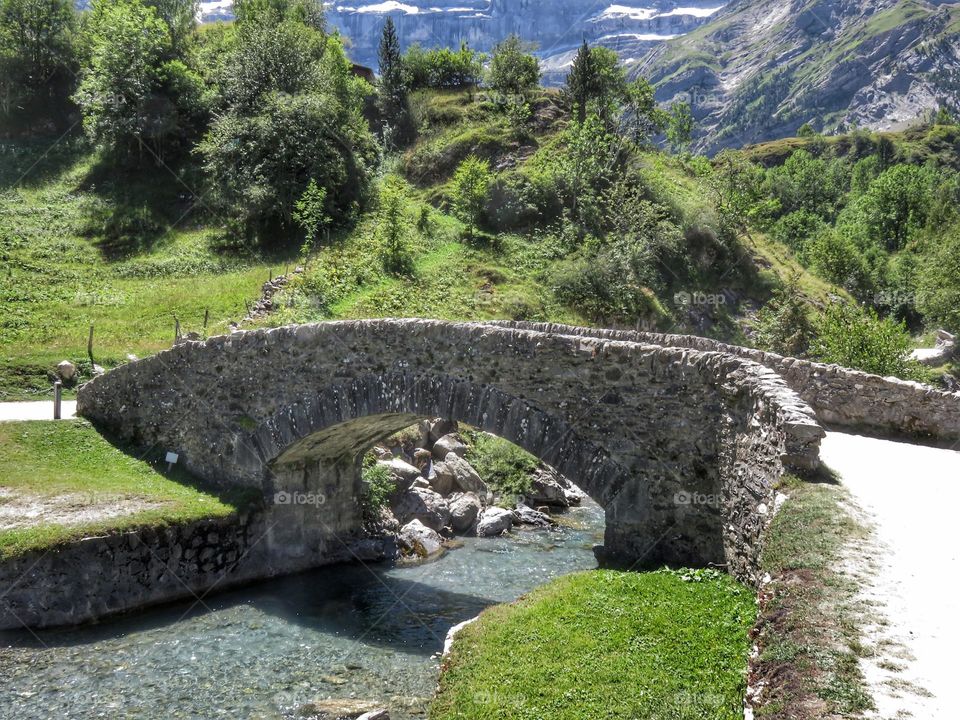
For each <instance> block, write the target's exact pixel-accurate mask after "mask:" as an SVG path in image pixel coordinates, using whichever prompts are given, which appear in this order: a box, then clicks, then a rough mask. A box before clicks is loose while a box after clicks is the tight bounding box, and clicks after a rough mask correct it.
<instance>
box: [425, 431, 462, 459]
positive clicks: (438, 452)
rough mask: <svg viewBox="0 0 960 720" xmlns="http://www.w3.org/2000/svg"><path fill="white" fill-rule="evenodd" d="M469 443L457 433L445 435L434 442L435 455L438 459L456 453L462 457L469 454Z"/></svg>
mask: <svg viewBox="0 0 960 720" xmlns="http://www.w3.org/2000/svg"><path fill="white" fill-rule="evenodd" d="M467 450H468V447H467V444H466V443H465V442H463V440H461V439H460V438H459V437H458V436H457V435H452V434H451V435H444V436H443V437H442V438H440V439H439V440H437V441H436V442H435V443H434V444H433V456H434V457H435V458H436V459H437V460H446V459H447V455H449V454H450V453H456V454H457V455H459V456H460V457H463V456H464V455H466V454H467Z"/></svg>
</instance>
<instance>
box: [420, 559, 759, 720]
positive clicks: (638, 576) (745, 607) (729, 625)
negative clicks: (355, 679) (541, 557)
mask: <svg viewBox="0 0 960 720" xmlns="http://www.w3.org/2000/svg"><path fill="white" fill-rule="evenodd" d="M755 611H756V608H755V603H754V598H753V593H752V592H750V591H749V590H747V589H746V588H744V587H742V586H740V585H738V584H737V583H736V582H735V581H733V580H732V579H731V578H729V577H727V576H723V575H721V574H719V573H717V572H715V571H714V572H711V571H697V572H692V571H685V572H683V571H681V572H668V571H661V572H654V573H622V572H616V571H608V570H597V571H592V572H587V573H579V574H575V575H569V576H566V577H563V578H560V579H558V580H555V581H554V582H552V583H550V584H548V585H546V586H544V587H541V588H538V589H537V590H535V591H533V592H532V593H531V594H530V595H528V596H526V597H524V598H522V599H521V600H519V601H517V602H516V603H513V604H510V605H501V606H497V607H494V608H491V609H490V610H487V611H486V612H484V613H483V615H482V616H481V618H480V620H479V621H478V622H477V623H474V624H473V625H470V626H468V627H467V628H465V629H464V630H463V631H462V634H460V635H458V636H457V640H456V642H455V643H454V647H453V652H452V654H451V655H450V657H449V658H448V659H447V661H446V662H445V663H444V667H443V671H442V674H441V678H440V690H439V693H438V695H437V697H436V699H435V701H434V703H433V705H432V706H431V709H430V718H431V720H459V719H462V720H467V719H469V720H493V719H494V718H497V719H500V718H503V719H507V718H509V719H510V720H534V719H539V718H551V719H556V720H582V719H583V718H591V720H601V719H602V718H633V719H634V720H641V719H646V718H650V719H651V720H652V719H653V718H657V719H659V718H676V719H681V718H705V717H709V718H713V719H714V720H733V719H734V718H742V717H743V693H744V690H745V685H746V678H745V669H746V665H747V655H748V652H749V649H750V641H749V639H748V630H749V628H750V626H751V625H752V623H753V620H754V617H755Z"/></svg>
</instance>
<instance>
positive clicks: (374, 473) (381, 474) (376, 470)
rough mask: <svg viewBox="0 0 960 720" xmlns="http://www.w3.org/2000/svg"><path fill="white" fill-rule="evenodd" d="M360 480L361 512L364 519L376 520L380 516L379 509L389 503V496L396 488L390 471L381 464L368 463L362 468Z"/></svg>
mask: <svg viewBox="0 0 960 720" xmlns="http://www.w3.org/2000/svg"><path fill="white" fill-rule="evenodd" d="M361 482H362V483H363V490H362V494H361V496H360V508H361V512H362V513H363V516H364V518H365V519H366V520H368V521H371V520H376V519H377V518H378V517H379V516H380V510H381V509H383V508H385V507H386V506H387V505H388V504H389V503H390V496H391V495H392V494H393V492H394V490H396V487H395V486H394V484H393V480H392V479H391V478H390V471H389V470H388V469H387V468H385V467H384V466H383V465H377V464H376V463H372V464H368V465H366V466H365V467H364V468H363V475H362V480H361Z"/></svg>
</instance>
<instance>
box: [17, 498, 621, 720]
mask: <svg viewBox="0 0 960 720" xmlns="http://www.w3.org/2000/svg"><path fill="white" fill-rule="evenodd" d="M565 522H569V525H570V527H561V528H558V529H554V530H536V531H520V532H517V533H515V534H514V535H513V536H512V537H510V538H496V539H478V538H466V539H465V540H464V546H463V547H461V548H458V549H456V550H452V551H450V552H448V553H447V555H446V556H445V557H443V558H441V559H440V560H439V561H437V562H434V563H431V564H428V565H422V566H419V567H412V568H401V567H392V566H390V565H372V566H362V565H356V566H352V565H350V566H336V567H330V568H322V569H319V570H315V571H311V572H308V573H303V574H301V575H296V576H293V577H289V578H283V579H279V580H273V581H270V582H265V583H261V584H258V585H254V586H251V587H245V588H242V589H237V590H233V591H228V592H224V593H221V594H218V595H214V596H211V597H207V598H204V600H203V602H202V603H190V602H187V603H181V604H176V605H170V606H165V607H163V608H159V609H154V610H148V611H144V612H140V613H135V614H131V615H128V616H124V617H121V618H118V619H114V620H108V621H105V622H103V623H101V624H99V625H93V626H87V627H82V628H74V629H68V630H57V631H40V632H38V633H37V634H36V635H33V634H30V633H28V632H26V631H21V632H18V633H0V677H2V679H3V680H2V684H0V718H11V719H12V718H16V719H17V720H28V719H31V718H45V719H46V718H56V719H57V720H63V719H66V718H84V719H85V720H86V719H87V718H111V719H113V718H159V717H163V718H198V719H200V718H202V719H203V720H208V719H210V718H264V719H266V718H289V717H293V716H294V714H295V712H296V709H297V708H298V707H300V706H301V705H302V704H304V703H307V702H310V701H314V700H318V699H325V698H351V697H355V698H358V699H363V700H368V699H369V700H374V701H378V702H379V703H381V704H382V705H383V706H387V707H389V708H390V711H391V717H393V718H395V720H410V719H412V718H419V717H423V716H424V715H425V710H426V704H427V702H428V701H429V698H430V696H431V695H432V694H433V691H434V689H435V687H436V681H437V674H438V670H439V659H438V655H439V652H440V651H441V650H442V648H443V640H444V637H445V635H446V633H447V630H448V629H449V628H450V627H451V626H453V625H455V624H457V623H459V622H461V621H463V620H466V619H468V618H471V617H474V616H475V615H477V614H478V613H479V612H480V611H482V610H483V609H484V608H486V607H488V606H490V605H493V604H496V603H502V602H509V601H511V600H514V599H516V598H517V597H519V596H520V595H522V594H524V593H526V592H528V591H530V590H531V589H533V588H535V587H537V586H538V585H541V584H543V583H545V582H547V581H548V580H550V579H552V578H554V577H557V576H559V575H563V574H566V573H569V572H574V571H576V570H583V569H588V568H592V567H595V566H596V562H595V560H594V556H593V551H592V548H593V546H594V545H595V544H598V543H600V542H602V540H603V527H604V520H603V511H602V510H601V509H600V508H599V507H598V506H597V505H595V504H593V503H587V504H585V505H584V506H583V507H581V508H576V509H573V510H571V511H570V513H569V514H568V515H566V516H565Z"/></svg>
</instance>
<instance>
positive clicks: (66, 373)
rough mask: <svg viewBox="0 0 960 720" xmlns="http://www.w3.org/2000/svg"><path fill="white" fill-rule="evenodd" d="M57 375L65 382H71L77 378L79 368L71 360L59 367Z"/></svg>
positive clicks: (65, 361) (60, 364)
mask: <svg viewBox="0 0 960 720" xmlns="http://www.w3.org/2000/svg"><path fill="white" fill-rule="evenodd" d="M57 375H59V376H60V379H61V380H63V381H64V382H70V381H71V380H73V379H74V378H75V377H76V376H77V366H76V365H74V364H73V363H72V362H70V361H69V360H64V361H63V362H61V363H59V364H58V365H57Z"/></svg>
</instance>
